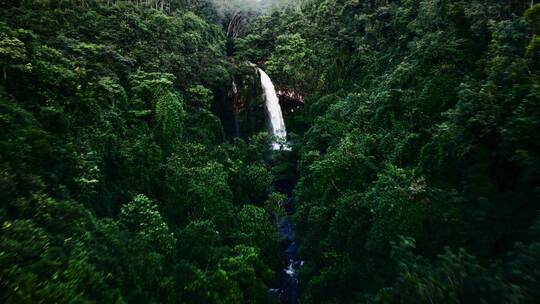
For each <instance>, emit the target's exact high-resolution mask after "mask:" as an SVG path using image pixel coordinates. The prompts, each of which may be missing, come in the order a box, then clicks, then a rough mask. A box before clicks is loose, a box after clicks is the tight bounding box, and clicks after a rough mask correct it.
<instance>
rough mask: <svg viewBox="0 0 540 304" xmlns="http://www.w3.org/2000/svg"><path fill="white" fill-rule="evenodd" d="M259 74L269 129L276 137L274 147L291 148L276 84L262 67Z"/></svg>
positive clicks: (277, 148) (275, 148)
mask: <svg viewBox="0 0 540 304" xmlns="http://www.w3.org/2000/svg"><path fill="white" fill-rule="evenodd" d="M259 74H260V75H261V86H262V88H263V91H264V94H263V97H264V101H265V104H266V114H267V117H268V129H269V131H270V134H271V135H272V136H273V138H274V139H273V141H272V149H273V150H290V147H289V145H288V144H287V129H286V128H285V121H284V120H283V114H282V112H281V106H280V105H279V99H278V97H277V94H276V89H275V88H274V84H273V83H272V80H271V79H270V77H269V76H268V74H266V73H265V72H264V71H263V70H262V69H259Z"/></svg>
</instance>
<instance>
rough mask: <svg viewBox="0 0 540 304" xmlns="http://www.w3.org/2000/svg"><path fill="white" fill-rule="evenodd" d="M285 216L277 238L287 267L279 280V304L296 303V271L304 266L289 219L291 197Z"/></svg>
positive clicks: (291, 204) (292, 202) (292, 206)
mask: <svg viewBox="0 0 540 304" xmlns="http://www.w3.org/2000/svg"><path fill="white" fill-rule="evenodd" d="M285 208H286V210H287V216H285V217H283V218H282V219H281V220H280V223H279V230H278V233H279V238H280V241H281V243H282V244H283V246H284V249H283V252H282V255H283V258H284V259H285V260H286V261H287V267H286V268H285V269H283V270H282V272H281V274H280V280H279V284H280V286H279V290H278V292H279V294H278V295H279V301H280V303H290V304H296V303H298V300H299V296H300V290H299V289H300V288H299V280H298V269H300V267H301V266H302V265H303V264H304V262H303V261H301V260H300V259H299V257H298V244H297V242H296V240H295V234H294V224H293V222H292V221H291V219H290V217H291V216H292V214H293V212H294V200H293V198H292V196H291V195H289V199H288V200H287V204H286V206H285Z"/></svg>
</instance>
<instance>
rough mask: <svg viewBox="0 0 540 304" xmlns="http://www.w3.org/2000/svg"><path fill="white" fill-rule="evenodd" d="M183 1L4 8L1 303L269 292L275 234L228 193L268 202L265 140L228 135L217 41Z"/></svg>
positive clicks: (0, 19) (0, 32) (214, 31)
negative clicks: (243, 184) (218, 108)
mask: <svg viewBox="0 0 540 304" xmlns="http://www.w3.org/2000/svg"><path fill="white" fill-rule="evenodd" d="M189 2H190V3H185V1H161V0H160V1H146V2H132V1H91V2H84V1H83V2H81V1H75V2H74V1H23V2H20V3H19V2H13V1H7V2H6V1H0V4H1V5H2V9H1V10H0V67H1V68H2V71H3V75H2V76H0V128H1V129H2V132H0V172H1V173H0V201H1V203H0V227H1V232H0V241H1V243H0V269H1V270H0V302H2V303H42V302H43V303H74V302H76V303H94V302H100V303H124V302H128V303H202V302H215V303H234V302H236V303H264V302H267V301H268V300H269V299H268V294H267V286H268V285H269V284H270V281H271V279H272V278H273V272H272V270H270V269H269V266H268V265H269V263H273V264H272V266H273V267H277V266H276V264H278V263H276V262H275V260H276V255H277V252H278V250H277V248H274V247H272V248H271V249H270V247H269V246H270V244H273V245H275V244H276V242H275V239H274V234H275V229H274V227H273V226H272V225H270V224H269V219H270V216H269V215H268V214H266V213H265V212H264V210H263V211H262V213H260V212H258V213H255V215H257V216H259V219H260V220H261V221H260V224H261V226H260V227H259V226H257V227H251V226H249V225H248V226H243V225H241V224H240V222H239V221H237V220H235V219H237V218H239V217H240V214H241V213H242V212H241V208H240V206H241V205H242V204H245V203H248V202H247V201H245V200H242V201H240V200H237V199H239V197H240V195H236V193H235V190H233V189H235V188H236V189H238V188H237V184H235V182H234V181H244V180H250V182H252V186H250V189H251V190H250V191H251V193H249V196H248V200H249V199H250V198H252V197H253V198H256V200H257V202H254V203H259V202H263V201H264V200H265V199H266V196H267V194H266V190H267V189H269V187H270V183H271V182H272V175H271V172H270V170H269V169H268V168H267V167H266V166H265V165H263V154H264V151H263V149H262V148H261V147H264V146H265V145H264V144H262V143H259V144H256V143H257V140H254V141H253V143H252V144H247V143H246V142H244V141H237V142H236V143H235V144H229V143H227V142H225V136H224V132H223V127H222V125H221V121H220V119H219V118H218V116H216V114H215V113H214V112H212V109H213V106H214V105H215V104H216V103H218V102H226V100H225V99H224V98H222V96H223V95H226V92H225V91H226V86H228V85H230V76H229V74H230V71H229V70H230V67H231V65H230V64H228V63H226V58H225V35H224V34H223V33H222V32H221V30H220V27H219V25H217V24H212V23H210V22H209V21H206V20H204V19H202V18H201V17H199V16H197V15H196V14H195V12H192V11H190V10H191V9H194V7H199V6H197V5H196V3H191V1H189ZM199 2H200V4H201V5H202V6H200V7H204V5H207V4H209V2H208V1H199ZM205 3H206V4H205ZM193 5H195V6H193ZM196 13H201V12H196ZM207 13H208V14H210V15H209V16H207V17H211V15H212V14H215V12H212V11H208V12H207ZM204 14H206V13H203V15H204ZM208 19H209V20H211V19H213V18H208ZM224 92H225V93H224ZM257 149H258V150H257ZM254 151H256V152H257V153H253V152H254ZM236 164H241V168H242V169H244V168H246V169H247V171H245V172H244V171H235V169H237V168H238V167H237V166H236ZM244 173H247V174H244ZM257 210H259V209H257ZM261 210H262V209H261ZM242 214H244V213H242ZM261 217H262V218H261ZM264 217H266V218H264ZM244 222H245V223H247V221H246V220H245V219H244ZM242 227H244V228H245V229H244V228H242ZM246 227H248V228H246ZM258 228H261V229H262V230H260V229H258ZM258 236H264V237H265V238H266V239H267V240H269V242H267V243H261V242H260V239H258V238H257V237H258ZM272 242H273V243H272ZM259 246H260V247H259Z"/></svg>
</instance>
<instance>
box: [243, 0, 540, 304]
mask: <svg viewBox="0 0 540 304" xmlns="http://www.w3.org/2000/svg"><path fill="white" fill-rule="evenodd" d="M533 2H534V1H533ZM537 11H538V4H534V3H531V2H530V1H517V2H493V1H491V2H489V1H483V0H478V1H438V0H419V1H375V0H373V1H337V0H306V1H304V2H303V4H302V5H301V7H299V8H297V9H294V10H293V9H284V10H282V11H279V12H275V13H273V14H269V15H265V16H263V17H261V18H258V19H257V20H255V21H254V22H253V24H252V28H251V29H250V31H249V33H248V35H247V36H246V37H243V38H241V39H240V40H239V41H238V43H237V44H236V47H237V50H238V53H237V56H238V57H239V58H247V59H250V60H252V61H254V62H258V63H266V65H267V69H268V70H269V71H270V72H271V74H272V76H273V78H274V79H276V82H277V86H278V87H279V88H281V89H288V90H291V91H299V92H301V93H302V94H304V97H305V98H304V100H305V106H304V108H303V109H302V110H301V111H300V113H298V114H296V113H295V114H294V115H292V116H291V118H290V119H291V120H292V121H293V123H292V125H294V126H301V127H302V128H301V129H300V130H294V131H295V132H297V133H299V136H298V138H297V142H296V143H295V148H297V150H296V151H294V152H295V153H297V154H298V155H297V156H296V157H297V159H298V170H299V175H300V176H299V179H298V182H297V184H296V186H295V190H294V197H295V201H296V203H297V211H296V213H295V219H296V227H297V228H296V229H297V234H298V238H299V239H300V240H301V246H300V254H301V258H302V259H303V260H305V267H304V268H303V271H302V275H303V276H302V279H303V282H304V284H305V292H304V295H303V302H305V303H372V302H381V303H389V302H390V303H391V302H395V303H417V302H420V303H424V302H425V303H468V302H471V303H477V302H483V303H497V302H501V301H502V302H508V303H521V302H529V301H534V299H535V296H534V295H533V294H534V292H532V291H531V290H530V289H529V287H528V286H531V284H534V283H533V282H536V277H537V275H536V272H535V271H534V270H532V269H534V266H532V265H534V264H535V263H536V256H535V253H533V252H534V251H535V244H536V243H535V242H533V241H532V240H531V237H530V233H529V227H530V226H531V224H532V223H533V221H534V218H535V214H536V212H537V211H538V201H539V199H540V197H539V196H538V186H537V185H538V183H539V181H540V180H539V178H540V175H539V174H538V172H540V171H539V169H540V167H539V164H540V162H539V161H538V158H537V156H536V155H540V149H539V146H538V142H539V138H538V134H539V133H538V130H539V129H540V126H539V125H538V117H539V115H540V113H539V112H538V106H537V105H538V104H540V103H539V102H538V101H539V100H540V98H539V94H538V87H539V84H538V67H539V66H538V48H537V43H536V40H537V36H538V28H537V23H538V16H537V15H538V13H537ZM289 125H291V124H289ZM400 236H405V239H404V240H408V243H409V244H412V242H411V241H410V240H411V239H410V238H413V239H414V240H416V241H415V242H416V245H415V246H414V248H415V253H414V254H413V253H412V248H410V247H407V246H408V245H407V244H405V245H399V246H398V245H396V246H394V247H392V245H391V244H392V243H394V244H399V242H400V241H399V240H400V239H401V237H400ZM520 242H522V243H523V244H520ZM516 244H518V245H516ZM400 246H401V247H400ZM516 246H517V248H518V250H517V251H514V248H515V247H516ZM392 248H394V249H392ZM392 260H394V261H395V264H392V263H391V261H392ZM522 263H525V264H527V263H530V264H529V265H530V266H529V270H525V269H524V268H520V267H521V266H514V265H523V264H522ZM487 265H489V266H487ZM512 267H516V268H513V269H514V270H510V273H509V270H508V269H512ZM518 269H519V270H518ZM512 271H515V273H516V275H515V276H513V275H511V272H512ZM518 278H521V279H518Z"/></svg>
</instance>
